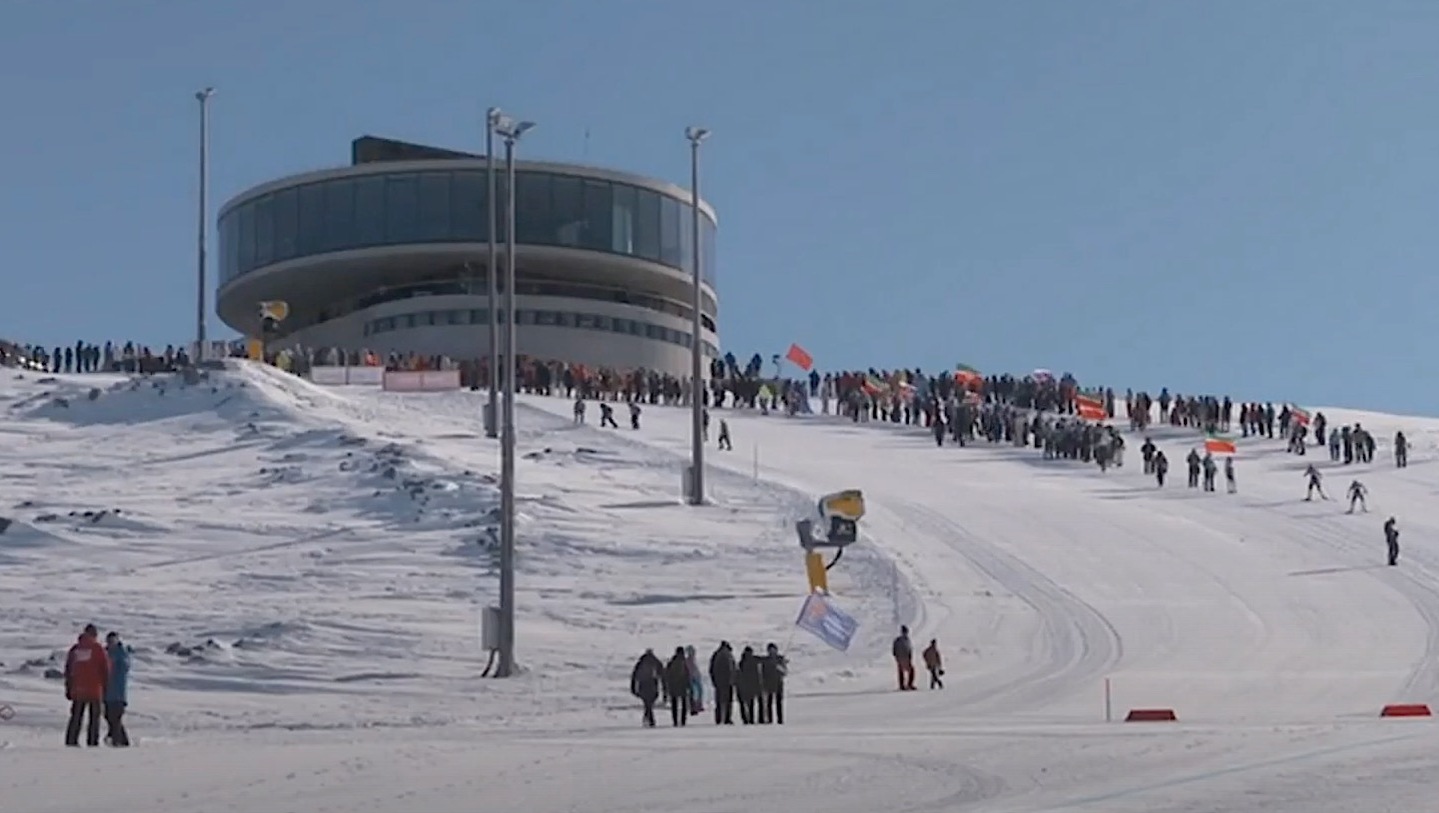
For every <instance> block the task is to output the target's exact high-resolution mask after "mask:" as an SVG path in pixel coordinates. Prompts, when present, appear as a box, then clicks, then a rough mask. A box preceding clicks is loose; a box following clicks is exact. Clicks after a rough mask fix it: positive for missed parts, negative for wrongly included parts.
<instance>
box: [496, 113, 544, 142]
mask: <svg viewBox="0 0 1439 813" xmlns="http://www.w3.org/2000/svg"><path fill="white" fill-rule="evenodd" d="M534 126H535V123H534V122H533V121H515V120H514V119H512V118H510V117H509V116H504V117H502V118H501V119H500V121H499V123H498V124H496V125H495V132H497V133H499V134H500V135H501V136H503V137H504V139H505V140H506V141H508V142H510V143H511V144H513V143H514V142H516V141H518V140H519V138H520V136H522V135H524V134H525V133H526V132H528V131H529V130H530V129H531V128H533V127H534Z"/></svg>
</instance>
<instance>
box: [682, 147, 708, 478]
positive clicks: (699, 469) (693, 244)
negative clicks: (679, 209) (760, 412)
mask: <svg viewBox="0 0 1439 813" xmlns="http://www.w3.org/2000/svg"><path fill="white" fill-rule="evenodd" d="M709 134H710V131H709V130H706V129H705V128H703V127H686V128H685V138H686V139H688V140H689V142H690V231H691V234H692V236H693V239H692V240H691V241H690V250H691V251H692V252H693V254H692V255H691V258H690V259H691V265H692V266H693V268H692V276H693V279H692V280H691V282H692V287H691V289H690V334H691V338H690V478H689V483H690V493H689V503H690V505H704V502H705V476H704V470H705V443H704V431H705V424H704V410H705V406H704V396H705V388H704V339H703V336H704V334H703V333H702V332H701V331H702V328H703V326H704V325H703V322H702V321H701V319H700V313H701V311H700V308H701V305H702V302H703V299H702V289H701V286H700V281H701V279H703V274H702V271H703V269H702V267H701V258H702V257H703V256H704V252H703V250H702V246H701V241H702V240H703V239H704V238H703V236H704V232H703V231H702V230H701V229H700V144H701V143H703V142H704V140H705V139H706V138H709Z"/></svg>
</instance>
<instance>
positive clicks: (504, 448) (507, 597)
mask: <svg viewBox="0 0 1439 813" xmlns="http://www.w3.org/2000/svg"><path fill="white" fill-rule="evenodd" d="M534 126H535V123H534V122H532V121H514V120H513V119H511V118H510V117H508V116H500V117H498V119H497V121H496V123H495V132H497V133H499V134H500V137H501V138H503V139H504V140H505V198H506V205H505V300H504V302H505V305H504V312H505V331H504V337H505V357H504V361H503V363H504V365H505V401H504V419H503V420H504V423H503V425H502V427H501V430H500V431H501V436H500V662H499V664H498V666H497V668H496V670H495V676H496V677H509V676H510V675H512V674H514V669H515V389H516V387H515V384H516V381H515V379H516V375H515V359H516V356H515V142H516V141H519V140H520V136H522V135H524V134H525V131H526V130H529V129H530V128H531V127H534ZM491 316H493V312H492V313H491ZM491 321H493V319H492V320H491Z"/></svg>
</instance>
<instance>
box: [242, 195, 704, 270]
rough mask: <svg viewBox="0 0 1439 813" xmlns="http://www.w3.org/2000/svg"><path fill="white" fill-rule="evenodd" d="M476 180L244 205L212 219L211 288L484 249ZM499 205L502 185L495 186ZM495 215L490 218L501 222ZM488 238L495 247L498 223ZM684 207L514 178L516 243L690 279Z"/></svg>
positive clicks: (668, 200) (664, 199)
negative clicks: (356, 261) (363, 252)
mask: <svg viewBox="0 0 1439 813" xmlns="http://www.w3.org/2000/svg"><path fill="white" fill-rule="evenodd" d="M486 184H487V181H486V178H485V172H484V170H482V169H481V170H455V169H449V170H445V169H438V168H437V169H432V170H423V171H414V170H411V171H406V172H389V173H376V174H373V175H362V176H358V177H350V178H337V179H333V180H323V181H315V182H313V183H308V184H302V185H297V186H292V187H288V188H285V189H281V190H279V191H276V192H272V193H270V194H267V195H264V196H262V197H258V198H254V199H251V200H249V201H246V202H245V203H244V204H242V205H240V206H236V207H234V208H232V209H230V210H229V211H228V212H226V213H225V215H224V216H223V217H221V218H220V223H219V237H220V284H221V285H224V284H226V283H229V282H230V281H231V280H234V279H235V278H237V277H240V276H243V275H245V274H248V273H249V272H251V271H254V270H255V269H257V268H263V267H265V266H268V265H272V264H274V263H279V262H284V261H286V260H294V259H298V258H302V257H311V256H316V255H320V254H326V253H329V252H334V251H347V250H350V249H361V248H373V247H376V246H391V245H413V244H416V243H453V242H485V241H486V240H488V239H489V231H488V229H487V228H486V224H487V223H488V222H489V220H490V218H489V216H488V215H489V212H488V209H489V207H488V206H486V200H485V198H486V192H487V188H486ZM496 186H497V187H498V190H497V191H498V199H499V200H500V201H501V202H502V204H501V205H503V201H505V200H506V194H507V192H506V189H505V177H504V174H503V173H499V175H498V178H497V184H496ZM502 212H503V210H502V209H501V210H500V212H497V213H496V214H497V215H498V214H500V213H502ZM495 220H496V221H497V222H498V224H499V231H497V232H496V236H497V238H498V239H500V240H503V239H504V225H503V224H504V221H503V219H502V218H499V217H498V216H497V217H496V218H495ZM690 227H691V216H690V205H689V203H688V202H687V201H682V200H679V199H676V198H672V197H670V196H668V195H663V194H660V193H658V192H655V191H652V190H649V189H644V188H641V187H637V186H632V185H630V184H623V183H617V182H613V181H605V180H595V179H592V178H585V177H580V176H575V175H562V174H557V173H552V172H526V171H516V173H515V239H516V240H517V241H518V242H520V243H526V244H530V245H543V246H562V247H566V248H577V249H586V250H589V251H602V252H607V253H610V254H624V255H628V256H632V257H638V258H641V259H645V260H650V261H653V262H657V263H662V264H664V265H668V266H671V267H674V268H677V269H680V270H682V271H684V272H685V273H686V274H688V273H691V272H692V270H693V269H692V267H693V262H692V255H693V249H692V244H691V239H692V236H691V228H690ZM700 240H701V248H702V250H703V252H704V256H703V258H702V263H703V266H704V278H705V281H706V282H708V283H709V284H710V285H711V286H713V285H714V284H715V277H714V270H715V262H714V257H715V251H714V247H715V226H714V222H713V221H711V220H710V219H709V218H708V217H706V216H704V214H703V213H701V216H700Z"/></svg>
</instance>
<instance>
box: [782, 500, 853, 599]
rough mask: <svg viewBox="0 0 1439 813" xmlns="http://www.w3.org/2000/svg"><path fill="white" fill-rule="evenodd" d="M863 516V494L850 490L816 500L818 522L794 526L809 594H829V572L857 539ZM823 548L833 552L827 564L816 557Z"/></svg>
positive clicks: (801, 521) (805, 520) (809, 521)
mask: <svg viewBox="0 0 1439 813" xmlns="http://www.w3.org/2000/svg"><path fill="white" fill-rule="evenodd" d="M863 517H864V493H863V492H861V491H860V490H859V489H857V488H851V489H846V490H844V491H836V492H834V493H833V494H826V495H824V496H823V497H820V498H819V518H818V520H816V519H815V518H813V517H810V518H806V519H802V520H800V521H799V522H796V523H795V524H794V528H795V531H796V532H797V533H798V534H799V544H800V547H802V548H804V569H805V572H806V573H807V574H808V575H809V591H810V592H811V593H828V592H829V569H830V568H832V567H834V566H835V564H836V563H837V562H839V560H840V557H841V556H843V555H844V549H845V548H846V547H848V546H850V545H853V544H854V543H855V542H857V541H858V540H859V521H860V519H862V518H863ZM816 526H818V527H816ZM821 529H823V530H821ZM825 548H832V549H834V559H832V560H830V563H829V564H825V563H824V557H823V556H822V555H821V554H820V551H821V550H823V549H825Z"/></svg>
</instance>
